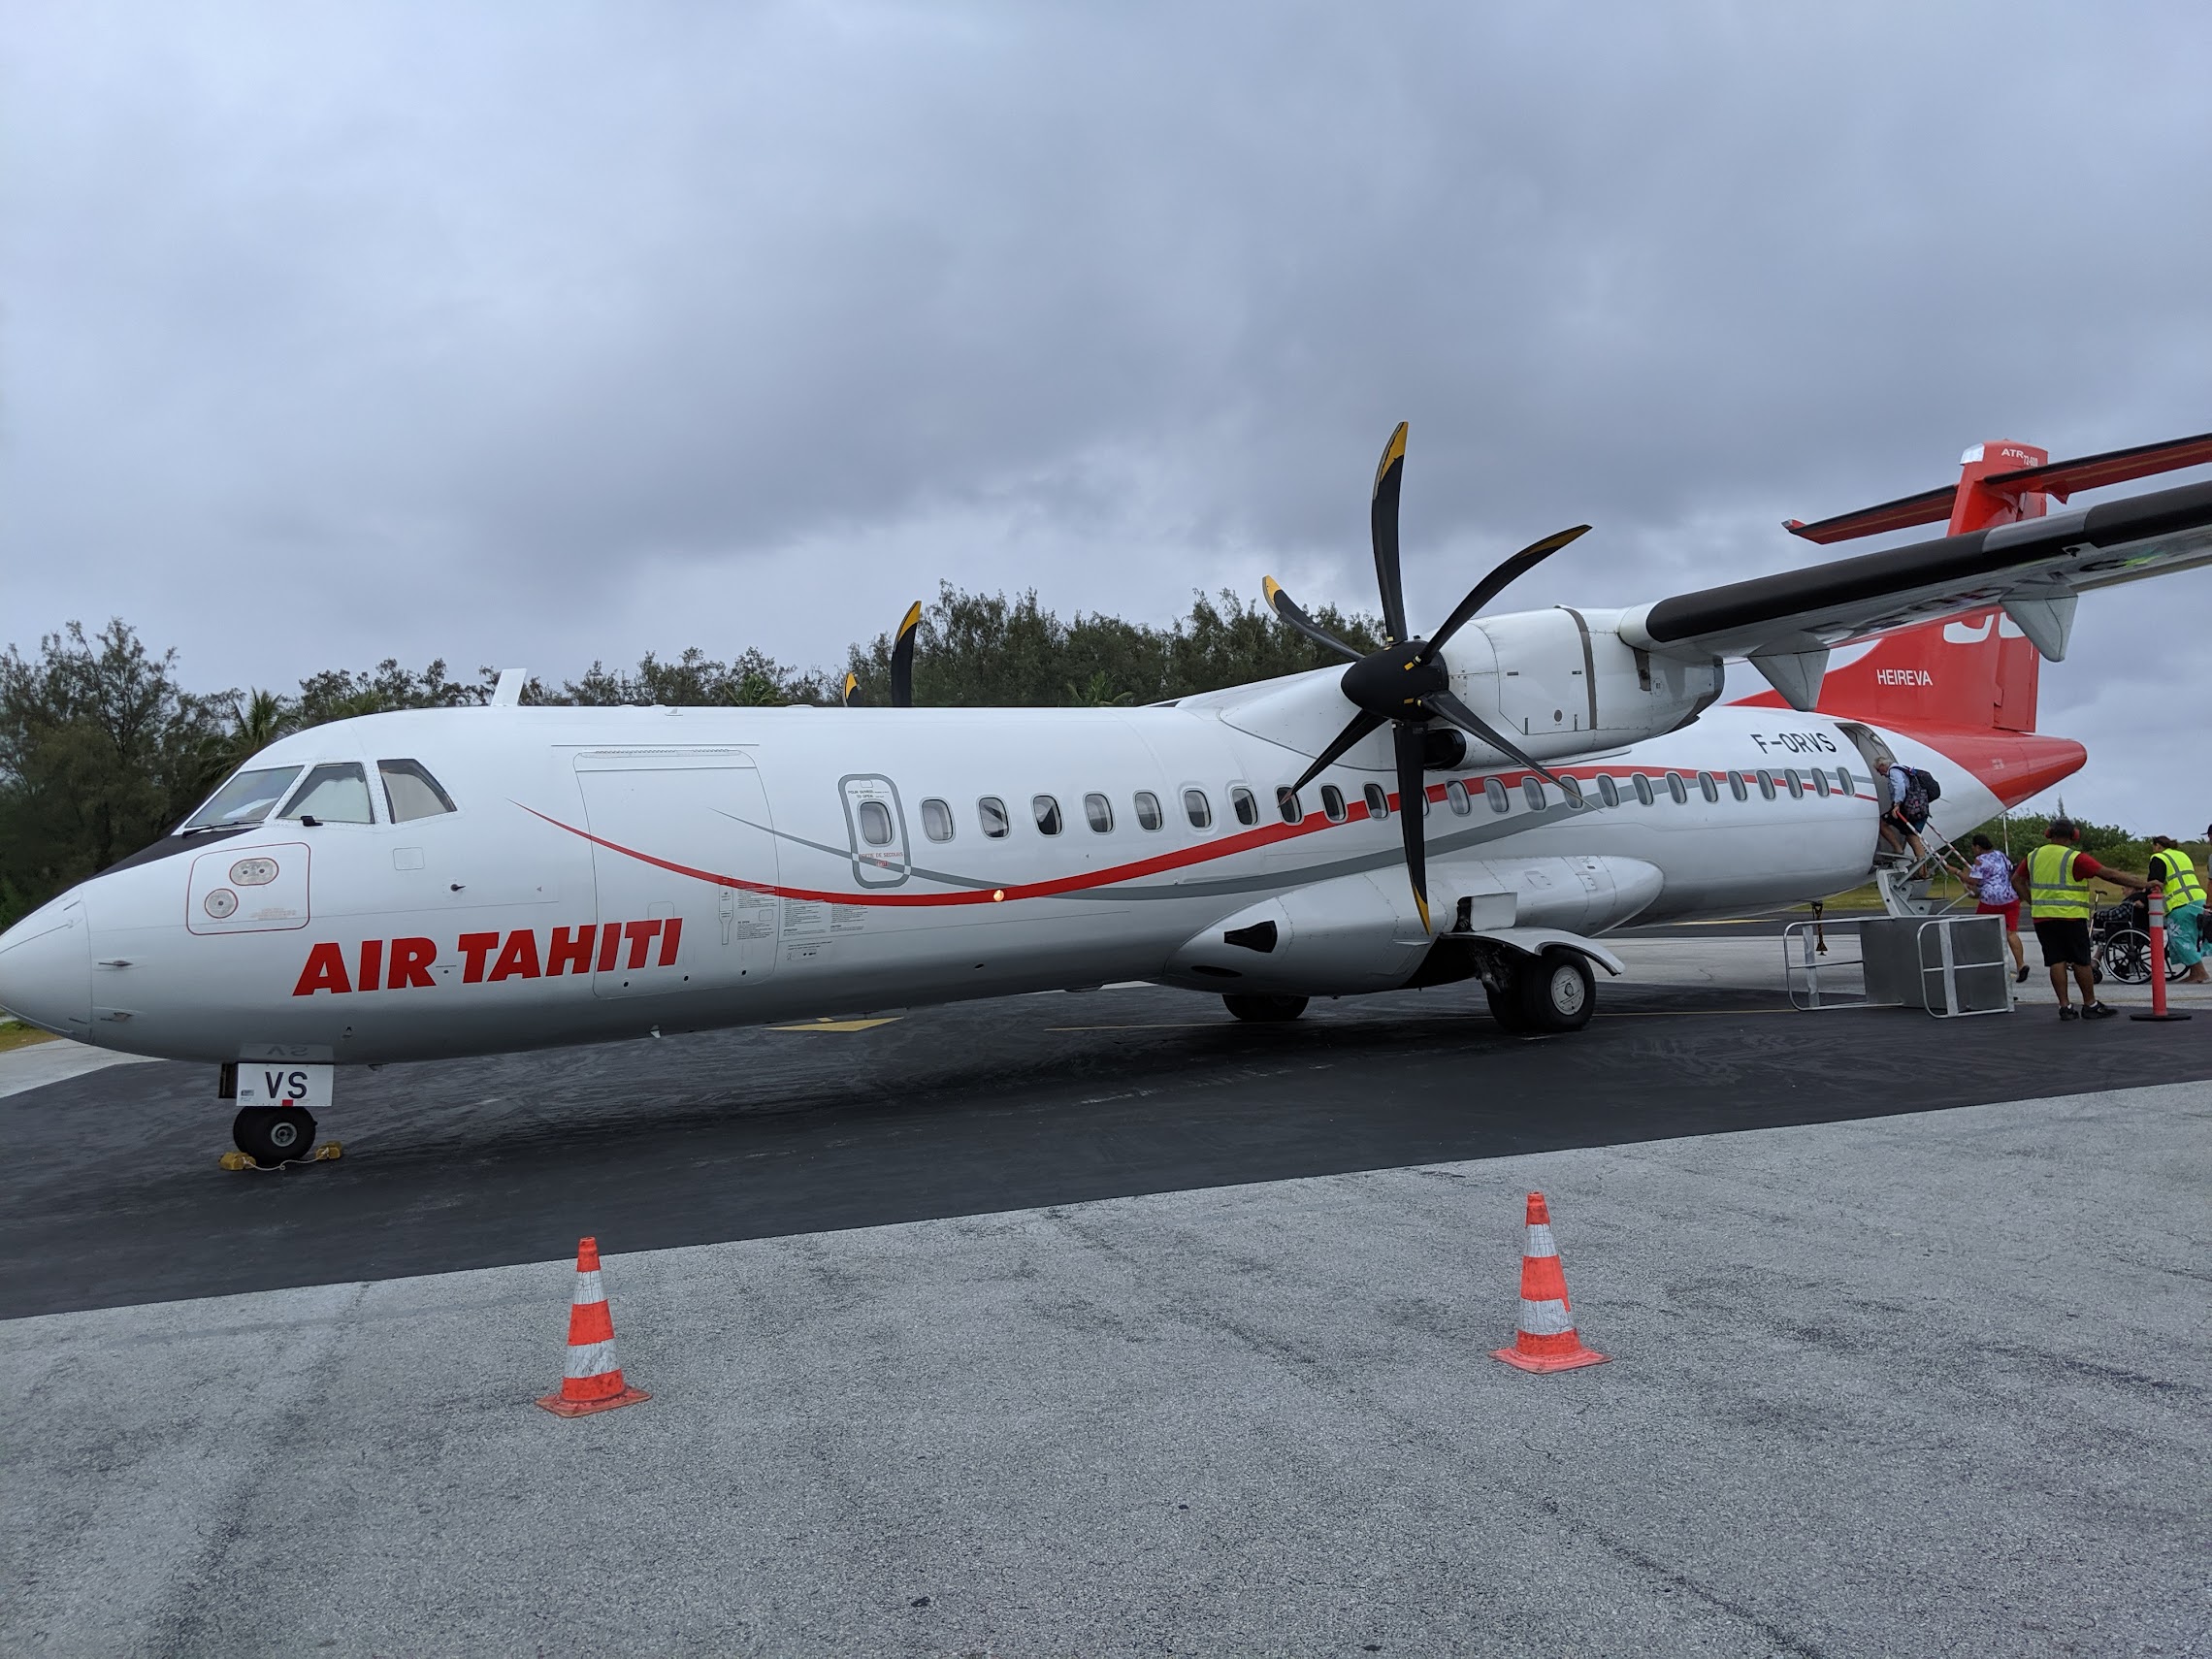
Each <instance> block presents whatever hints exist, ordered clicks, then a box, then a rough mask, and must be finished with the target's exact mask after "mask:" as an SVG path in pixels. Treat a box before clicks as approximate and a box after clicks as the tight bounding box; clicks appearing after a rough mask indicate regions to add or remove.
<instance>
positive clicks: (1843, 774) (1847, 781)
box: [1836, 766, 1853, 795]
mask: <svg viewBox="0 0 2212 1659" xmlns="http://www.w3.org/2000/svg"><path fill="white" fill-rule="evenodd" d="M1836 790H1837V793H1838V794H1839V795H1850V794H1851V793H1853V792H1852V788H1851V774H1850V773H1849V772H1847V771H1845V770H1844V769H1843V768H1842V767H1841V766H1838V767H1837V768H1836Z"/></svg>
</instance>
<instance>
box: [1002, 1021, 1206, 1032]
mask: <svg viewBox="0 0 2212 1659" xmlns="http://www.w3.org/2000/svg"><path fill="white" fill-rule="evenodd" d="M1201 1025H1220V1026H1222V1027H1224V1028H1226V1027H1227V1025H1228V1022H1226V1021H1224V1020H1163V1021H1159V1022H1157V1023H1155V1024H1153V1025H1047V1026H1046V1027H1045V1029H1046V1030H1048V1031H1192V1030H1196V1029H1197V1028H1198V1027H1199V1026H1201Z"/></svg>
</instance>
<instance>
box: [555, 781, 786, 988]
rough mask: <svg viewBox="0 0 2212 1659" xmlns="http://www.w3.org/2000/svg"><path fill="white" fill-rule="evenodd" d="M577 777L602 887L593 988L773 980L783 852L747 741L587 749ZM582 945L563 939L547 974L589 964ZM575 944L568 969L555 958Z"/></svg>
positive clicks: (717, 985) (591, 956) (593, 944)
mask: <svg viewBox="0 0 2212 1659" xmlns="http://www.w3.org/2000/svg"><path fill="white" fill-rule="evenodd" d="M576 782H577V783H578V785H579V786H581V788H582V790H583V796H584V814H585V820H586V823H587V825H588V826H589V828H590V830H591V833H592V836H593V843H592V875H593V880H594V884H595V886H596V888H597V891H598V895H599V904H598V922H597V925H596V935H595V937H594V938H593V940H592V941H591V942H590V945H589V965H588V971H589V972H590V974H591V976H592V990H593V992H594V993H595V994H597V995H600V996H650V995H656V994H661V993H665V992H674V991H699V990H712V989H717V988H726V989H729V990H732V991H741V990H743V989H745V988H747V987H750V986H754V985H760V984H763V983H764V982H765V981H766V980H767V978H768V976H769V975H770V974H771V973H773V972H774V971H775V964H776V928H777V925H778V904H779V900H778V899H777V897H776V895H775V884H776V849H775V835H774V832H773V830H772V829H771V828H770V821H769V818H768V798H767V793H766V791H765V790H764V789H763V788H762V787H761V774H760V773H759V771H758V770H756V769H755V767H754V765H753V763H752V761H751V759H750V758H749V757H748V756H746V755H744V754H743V753H742V752H741V751H737V750H697V751H686V750H663V751H659V752H654V751H647V750H635V751H617V750H602V751H598V752H586V753H584V754H580V755H578V756H577V757H576ZM582 949H583V946H582V945H581V943H580V942H579V941H578V940H576V939H575V938H573V937H570V938H568V939H562V938H558V937H557V938H556V939H555V941H554V944H553V947H552V951H551V952H549V953H548V958H549V960H547V962H546V963H545V971H546V972H548V973H552V972H556V971H562V972H578V971H586V970H585V969H584V968H582V967H580V966H579V965H578V964H579V962H580V960H581V957H580V955H579V953H580V952H581V951H582ZM564 950H565V951H566V953H567V954H566V956H565V957H563V958H562V959H561V965H560V967H559V968H558V969H557V968H556V967H555V965H554V960H552V959H553V957H554V956H555V954H557V953H561V952H563V951H564Z"/></svg>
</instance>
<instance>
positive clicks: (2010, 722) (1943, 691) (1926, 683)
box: [1739, 610, 2042, 732]
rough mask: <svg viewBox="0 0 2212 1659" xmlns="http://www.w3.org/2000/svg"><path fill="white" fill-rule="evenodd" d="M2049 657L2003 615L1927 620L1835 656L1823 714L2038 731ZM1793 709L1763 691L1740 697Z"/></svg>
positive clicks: (1899, 723) (1823, 693)
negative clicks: (2039, 696)
mask: <svg viewBox="0 0 2212 1659" xmlns="http://www.w3.org/2000/svg"><path fill="white" fill-rule="evenodd" d="M2041 671H2042V659H2041V658H2040V657H2038V656H2036V654H2035V647H2034V646H2033V645H2031V644H2030V643H2029V642H2028V641H2027V639H2026V638H2025V637H2023V636H2022V634H2021V633H2020V630H2019V629H2017V628H2015V627H2014V626H2013V624H2012V620H2011V618H2009V617H2007V616H2006V615H2005V614H2004V613H2003V612H2002V611H1999V610H1985V611H1980V612H1971V613H1968V615H1966V616H1960V617H1953V618H1952V619H1951V620H1950V621H1948V622H1923V623H1918V624H1916V625H1914V626H1913V627H1911V628H1900V629H1898V630H1897V631H1896V632H1895V633H1891V634H1877V635H1875V636H1874V637H1873V638H1871V639H1860V640H1855V641H1853V642H1852V643H1850V644H1847V645H1838V646H1837V647H1836V649H1835V650H1834V651H1832V652H1831V653H1829V658H1828V677H1827V678H1826V679H1824V680H1822V681H1821V683H1820V703H1819V708H1820V712H1821V713H1823V714H1837V715H1841V716H1843V717H1844V718H1846V719H1850V720H1865V721H1868V722H1870V723H1871V724H1873V725H1876V726H1889V727H1915V728H1917V727H1945V728H1949V729H1951V730H1954V731H1965V732H1987V731H1993V730H1995V731H2004V732H2033V731H2034V730H2035V692H2036V686H2037V682H2038V677H2039V675H2040V673H2041ZM1739 700H1740V701H1742V702H1744V703H1746V704H1748V705H1750V706H1751V707H1754V708H1781V707H1784V706H1786V705H1785V704H1784V703H1783V701H1782V699H1781V697H1780V695H1779V694H1778V693H1775V692H1771V691H1763V692H1761V693H1760V694H1759V695H1758V696H1756V697H1747V698H1742V699H1739Z"/></svg>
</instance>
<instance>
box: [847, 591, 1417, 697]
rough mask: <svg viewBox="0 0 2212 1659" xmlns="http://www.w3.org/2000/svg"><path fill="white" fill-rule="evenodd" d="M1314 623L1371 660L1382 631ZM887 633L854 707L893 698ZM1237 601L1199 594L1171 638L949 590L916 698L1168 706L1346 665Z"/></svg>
mask: <svg viewBox="0 0 2212 1659" xmlns="http://www.w3.org/2000/svg"><path fill="white" fill-rule="evenodd" d="M1314 617H1315V620H1316V621H1317V622H1318V623H1320V625H1321V626H1322V627H1324V628H1326V629H1328V630H1330V632H1332V633H1334V634H1337V636H1338V637H1339V638H1342V639H1344V640H1345V641H1347V642H1348V643H1349V644H1351V645H1353V646H1356V647H1357V648H1359V649H1361V650H1373V649H1375V648H1376V647H1377V646H1379V645H1380V644H1382V642H1383V641H1382V635H1381V633H1380V626H1381V625H1380V624H1379V623H1377V622H1375V621H1373V620H1372V619H1370V618H1367V617H1358V616H1354V617H1347V616H1344V615H1342V614H1340V613H1339V612H1337V611H1336V610H1334V609H1331V608H1328V607H1323V608H1322V609H1320V610H1317V611H1316V612H1315V613H1314ZM891 645H892V639H891V635H890V634H877V635H876V637H875V639H874V640H873V642H871V643H869V644H867V645H856V646H854V647H853V650H852V654H851V657H850V659H849V666H850V667H851V669H852V671H853V673H854V674H856V675H857V676H859V679H860V685H859V688H858V689H857V691H856V692H855V694H854V697H855V700H857V701H860V702H865V703H877V704H881V703H888V702H889V701H890V700H891ZM1341 661H1342V659H1340V658H1338V657H1337V656H1335V655H1334V654H1333V653H1331V652H1328V651H1324V650H1322V649H1321V648H1320V647H1319V646H1317V645H1315V644H1312V643H1311V642H1310V641H1308V640H1307V639H1305V638H1304V637H1303V636H1302V635H1299V634H1293V633H1291V632H1290V631H1289V630H1288V629H1287V628H1285V627H1284V626H1283V625H1282V624H1281V623H1279V622H1277V621H1276V620H1275V617H1274V614H1273V613H1272V612H1270V611H1269V610H1267V609H1266V608H1265V607H1264V606H1262V605H1260V604H1257V603H1247V602H1245V601H1244V600H1241V599H1239V598H1238V597H1237V596H1236V595H1235V594H1232V593H1225V592H1224V593H1222V594H1221V595H1220V596H1219V598H1218V599H1215V598H1209V597H1208V596H1207V595H1205V594H1197V595H1195V596H1193V599H1192V602H1191V606H1190V614H1189V615H1188V616H1187V617H1184V618H1182V619H1181V620H1180V621H1177V622H1174V623H1172V624H1170V625H1169V626H1168V627H1166V628H1153V627H1149V626H1147V625H1145V624H1143V623H1134V622H1124V621H1122V619H1121V618H1120V617H1118V616H1098V615H1089V616H1087V615H1085V614H1083V613H1082V612H1080V611H1079V612H1077V613H1076V615H1075V616H1074V617H1072V618H1070V619H1068V620H1066V621H1062V620H1061V618H1060V617H1059V616H1058V615H1057V614H1056V613H1055V612H1053V611H1049V610H1047V609H1045V608H1044V607H1043V606H1042V605H1041V604H1039V603H1038V602H1037V595H1036V592H1035V590H1034V589H1032V590H1030V591H1029V592H1027V593H1025V594H1023V595H1021V596H1020V597H1019V598H1015V599H1008V598H1007V596H1006V595H1004V594H973V593H963V592H960V590H958V589H955V588H954V587H952V586H951V585H950V584H946V585H945V586H942V587H940V588H939V589H938V592H937V599H936V602H935V603H933V604H931V605H928V606H927V607H926V608H925V609H924V610H923V612H922V624H921V628H920V630H919V632H918V634H917V635H916V638H915V651H914V700H915V701H916V702H918V703H922V704H925V705H927V706H931V707H951V708H991V707H1039V706H1048V707H1089V708H1094V707H1111V706H1116V705H1127V704H1130V703H1148V702H1164V701H1167V700H1169V699H1174V698H1182V697H1189V696H1192V695H1193V694H1195V693H1198V692H1206V691H1218V690H1220V688H1222V687H1224V686H1234V685H1245V684H1249V683H1250V682H1252V681H1253V680H1267V679H1274V678H1277V677H1278V676H1280V675H1283V674H1299V673H1304V672H1306V671H1307V670H1308V669H1310V668H1319V667H1328V666H1329V665H1331V664H1334V663H1338V662H1341Z"/></svg>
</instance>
